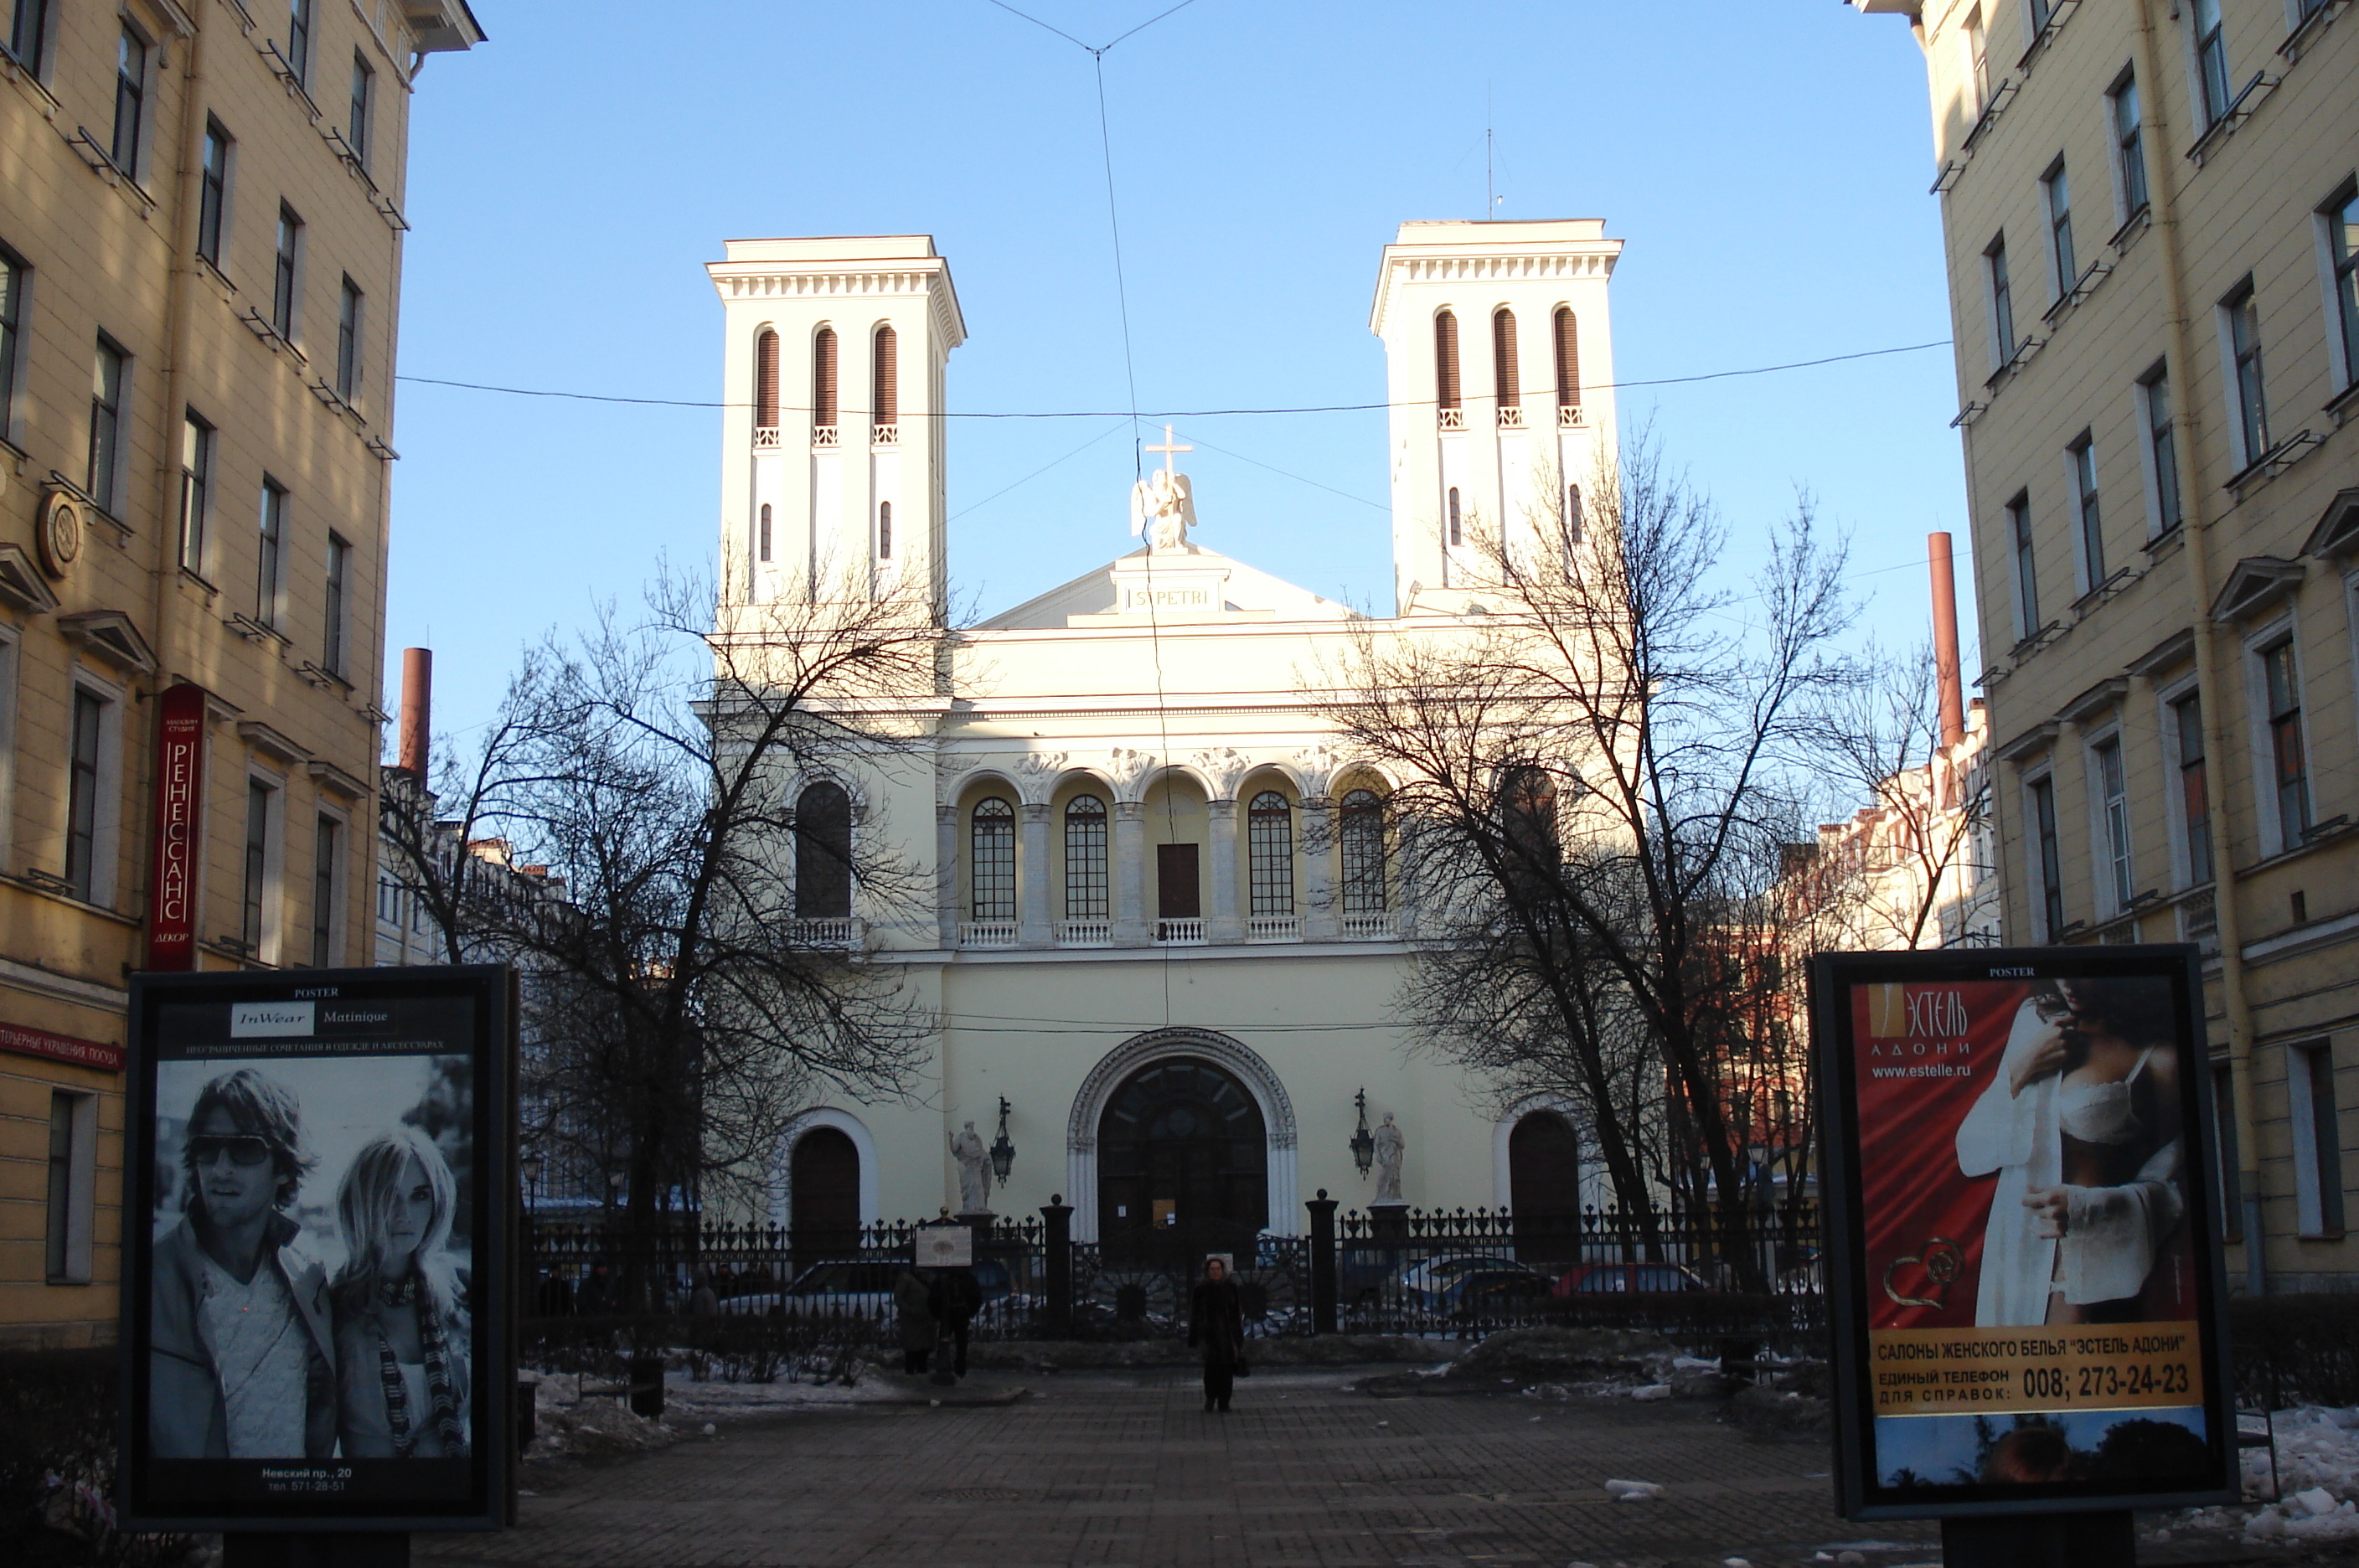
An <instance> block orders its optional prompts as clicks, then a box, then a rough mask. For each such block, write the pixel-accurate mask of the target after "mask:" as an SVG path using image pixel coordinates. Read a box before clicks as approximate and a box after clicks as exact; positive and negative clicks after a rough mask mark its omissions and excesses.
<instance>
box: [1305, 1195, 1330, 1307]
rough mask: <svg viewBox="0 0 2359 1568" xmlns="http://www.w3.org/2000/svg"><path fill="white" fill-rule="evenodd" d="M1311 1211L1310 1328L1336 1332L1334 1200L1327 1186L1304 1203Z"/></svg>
mask: <svg viewBox="0 0 2359 1568" xmlns="http://www.w3.org/2000/svg"><path fill="white" fill-rule="evenodd" d="M1302 1206H1303V1207H1304V1208H1306V1209H1309V1210H1310V1332H1311V1333H1313V1334H1333V1333H1334V1332H1335V1200H1334V1199H1332V1198H1331V1197H1329V1196H1328V1195H1327V1189H1326V1188H1324V1187H1321V1188H1320V1189H1319V1195H1318V1196H1317V1197H1315V1198H1313V1199H1311V1200H1310V1202H1309V1203H1305V1204H1303V1205H1302Z"/></svg>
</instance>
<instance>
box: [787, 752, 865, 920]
mask: <svg viewBox="0 0 2359 1568" xmlns="http://www.w3.org/2000/svg"><path fill="white" fill-rule="evenodd" d="M795 914H796V916H797V917H798V918H799V919H802V920H845V919H848V918H849V917H850V916H851V914H852V797H851V796H849V795H847V794H845V793H844V792H843V785H841V784H831V783H828V782H826V781H824V780H822V781H821V782H820V783H817V784H814V785H812V786H811V787H810V789H805V790H804V791H803V792H802V797H801V799H799V800H797V801H796V802H795Z"/></svg>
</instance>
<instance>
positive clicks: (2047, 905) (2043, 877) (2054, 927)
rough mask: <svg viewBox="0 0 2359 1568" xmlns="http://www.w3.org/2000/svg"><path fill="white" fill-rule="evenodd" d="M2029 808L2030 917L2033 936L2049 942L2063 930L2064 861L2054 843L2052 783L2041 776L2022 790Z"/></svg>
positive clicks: (2054, 791) (2054, 795) (2054, 790)
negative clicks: (2034, 923) (2035, 900)
mask: <svg viewBox="0 0 2359 1568" xmlns="http://www.w3.org/2000/svg"><path fill="white" fill-rule="evenodd" d="M2025 794H2026V796H2027V800H2029V803H2030V806H2031V858H2032V870H2033V873H2034V876H2033V881H2034V883H2035V887H2034V888H2033V895H2032V896H2033V897H2034V898H2038V905H2037V907H2036V908H2035V909H2034V910H2033V913H2034V914H2035V915H2036V916H2037V917H2038V927H2039V929H2038V931H2035V932H2034V933H2033V934H2034V935H2035V936H2037V937H2038V938H2039V939H2040V940H2042V941H2046V942H2053V941H2054V940H2055V939H2056V936H2057V933H2058V932H2060V931H2062V930H2063V929H2064V859H2063V855H2062V854H2061V853H2060V850H2059V848H2058V846H2057V843H2056V780H2055V779H2051V778H2049V777H2048V776H2046V775H2045V774H2043V775H2041V776H2040V777H2039V778H2038V779H2033V780H2031V782H2030V783H2029V784H2028V785H2027V786H2026V787H2025Z"/></svg>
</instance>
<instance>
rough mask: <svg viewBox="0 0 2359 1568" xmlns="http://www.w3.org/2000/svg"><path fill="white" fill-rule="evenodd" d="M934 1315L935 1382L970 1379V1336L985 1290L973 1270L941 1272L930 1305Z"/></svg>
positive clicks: (936, 1279) (936, 1278) (937, 1272)
mask: <svg viewBox="0 0 2359 1568" xmlns="http://www.w3.org/2000/svg"><path fill="white" fill-rule="evenodd" d="M927 1304H928V1306H929V1308H930V1309H931V1311H932V1312H933V1314H934V1354H935V1355H936V1356H939V1357H940V1359H939V1360H937V1361H936V1362H935V1363H934V1381H935V1382H937V1383H942V1384H948V1383H951V1382H954V1381H955V1380H957V1379H958V1378H961V1377H965V1376H966V1336H967V1331H968V1329H969V1328H970V1327H971V1326H972V1325H973V1323H974V1314H975V1312H977V1311H978V1310H980V1309H981V1307H982V1306H983V1287H982V1286H981V1285H979V1284H977V1283H975V1278H974V1270H973V1269H936V1270H935V1271H934V1288H933V1291H932V1294H931V1296H930V1298H929V1301H928V1303H927Z"/></svg>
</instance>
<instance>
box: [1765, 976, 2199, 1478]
mask: <svg viewBox="0 0 2359 1568" xmlns="http://www.w3.org/2000/svg"><path fill="white" fill-rule="evenodd" d="M2199 980H2200V975H2199V971H2198V969H2197V959H2196V954H2195V950H2194V949H2193V948H2191V947H2177V946H2174V947H2111V948H2064V949H1997V948H1984V949H1979V950H1949V951H1944V952H1939V953H1835V954H1821V955H1819V956H1818V957H1816V958H1815V959H1813V960H1812V968H1811V982H1812V1007H1813V1028H1814V1030H1815V1034H1816V1038H1817V1040H1818V1045H1819V1077H1820V1104H1821V1109H1822V1115H1823V1118H1824V1119H1823V1125H1824V1127H1825V1129H1826V1145H1825V1147H1826V1162H1825V1192H1826V1200H1827V1203H1826V1207H1827V1225H1828V1230H1827V1257H1828V1261H1829V1264H1830V1268H1829V1279H1828V1286H1829V1290H1830V1291H1831V1292H1832V1294H1831V1299H1830V1302H1829V1304H1830V1306H1831V1308H1832V1317H1833V1321H1834V1329H1835V1336H1834V1352H1833V1366H1834V1373H1835V1385H1836V1412H1837V1431H1838V1443H1839V1448H1840V1453H1839V1455H1838V1459H1839V1463H1838V1466H1837V1469H1836V1477H1837V1486H1838V1489H1839V1492H1840V1494H1841V1498H1842V1503H1843V1510H1844V1512H1845V1513H1846V1514H1847V1515H1849V1516H1850V1517H1852V1518H1854V1519H1903V1518H1920V1519H1921V1518H1937V1517H1968V1516H1973V1515H1977V1514H1992V1513H2006V1512H2033V1513H2054V1512H2068V1511H2080V1510H2087V1509H2101V1508H2102V1509H2120V1508H2176V1507H2187V1506H2193V1505H2197V1504H2207V1503H2219V1502H2227V1501H2232V1500H2234V1495H2235V1494H2234V1486H2233V1477H2234V1474H2235V1433H2234V1417H2233V1404H2232V1401H2231V1399H2230V1397H2229V1396H2230V1392H2231V1388H2230V1383H2229V1373H2228V1360H2227V1356H2226V1351H2225V1336H2224V1329H2223V1323H2222V1319H2221V1305H2220V1303H2221V1302H2222V1301H2223V1299H2224V1294H2225V1291H2224V1286H2223V1273H2222V1262H2221V1244H2220V1239H2219V1227H2218V1223H2217V1198H2216V1190H2215V1182H2214V1180H2213V1171H2214V1169H2215V1167H2214V1164H2213V1153H2212V1137H2211V1131H2212V1125H2213V1124H2212V1110H2211V1064H2210V1062H2209V1061H2208V1058H2207V1052H2206V1051H2205V1049H2204V1045H2203V1035H2202V1029H2201V1008H2200V1007H2199V1006H2198V1000H2199V996H2200V992H2199Z"/></svg>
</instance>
